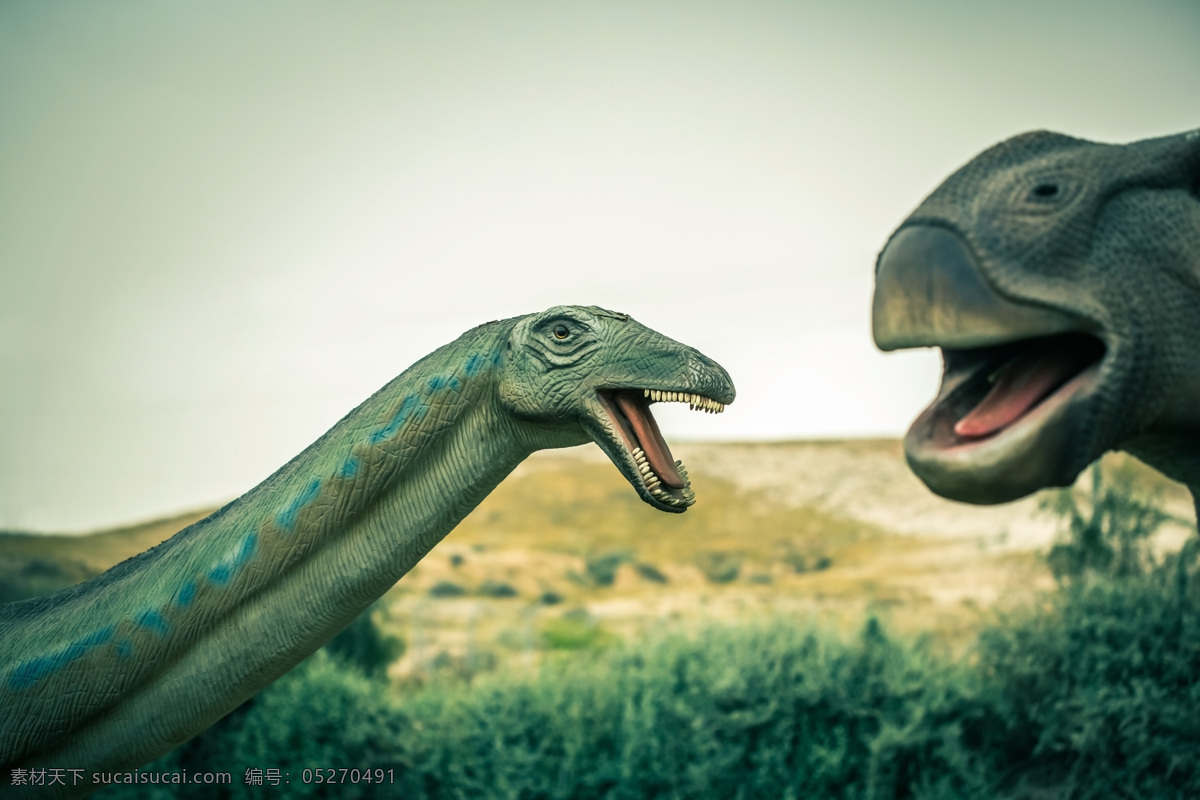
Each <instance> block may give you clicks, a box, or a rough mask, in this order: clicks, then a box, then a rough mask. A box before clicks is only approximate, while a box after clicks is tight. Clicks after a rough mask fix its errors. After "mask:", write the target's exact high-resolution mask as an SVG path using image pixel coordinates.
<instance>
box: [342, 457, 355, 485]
mask: <svg viewBox="0 0 1200 800" xmlns="http://www.w3.org/2000/svg"><path fill="white" fill-rule="evenodd" d="M358 467H359V461H358V459H357V458H355V457H354V456H350V457H349V458H347V459H346V460H345V461H343V462H342V466H341V468H340V469H338V473H337V476H338V477H339V478H341V479H342V480H344V481H348V480H351V479H352V478H353V477H354V476H355V475H357V474H358Z"/></svg>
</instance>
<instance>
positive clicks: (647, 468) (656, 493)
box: [599, 389, 725, 508]
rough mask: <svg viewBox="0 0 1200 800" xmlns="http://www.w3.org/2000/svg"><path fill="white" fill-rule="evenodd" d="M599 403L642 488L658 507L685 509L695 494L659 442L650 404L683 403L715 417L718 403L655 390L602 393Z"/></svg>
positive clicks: (661, 440) (684, 470)
mask: <svg viewBox="0 0 1200 800" xmlns="http://www.w3.org/2000/svg"><path fill="white" fill-rule="evenodd" d="M599 394H600V399H601V403H602V405H603V406H604V409H605V411H607V412H608V416H609V418H610V419H611V420H612V422H613V428H614V430H616V431H617V432H618V435H619V437H620V438H621V440H622V442H623V443H624V445H625V448H626V449H627V450H628V452H629V455H630V457H631V458H632V459H633V462H634V465H635V467H636V468H637V470H638V472H639V473H640V474H641V480H642V485H643V487H644V488H645V489H646V490H647V492H649V494H650V495H652V496H653V497H654V498H655V499H656V500H658V501H659V502H660V503H663V504H665V505H668V506H674V507H683V508H686V507H687V506H690V505H691V504H692V503H693V502H695V494H694V493H693V492H692V489H691V484H690V482H689V481H688V477H687V468H686V467H684V466H683V462H681V461H676V460H675V458H674V456H672V455H671V448H670V447H669V446H668V445H667V441H666V439H664V438H663V435H662V431H660V430H659V428H658V422H657V421H655V419H654V415H653V414H651V413H650V405H651V404H652V403H672V402H675V403H687V404H688V405H689V406H690V407H691V408H692V409H693V410H699V411H706V412H709V413H714V414H719V413H720V412H721V411H723V410H724V409H725V406H724V405H723V404H722V403H718V402H717V401H715V400H712V399H710V398H707V397H704V396H703V395H699V394H694V393H691V392H670V391H662V390H658V389H617V390H602V391H601V392H600V393H599Z"/></svg>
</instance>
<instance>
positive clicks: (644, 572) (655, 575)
mask: <svg viewBox="0 0 1200 800" xmlns="http://www.w3.org/2000/svg"><path fill="white" fill-rule="evenodd" d="M633 568H634V569H635V570H637V574H638V575H641V576H642V577H643V578H645V579H646V580H648V581H651V582H652V583H667V582H668V581H667V576H666V575H664V574H663V573H662V570H660V569H659V568H658V567H656V566H654V565H653V564H647V563H645V562H639V563H637V564H634V565H633Z"/></svg>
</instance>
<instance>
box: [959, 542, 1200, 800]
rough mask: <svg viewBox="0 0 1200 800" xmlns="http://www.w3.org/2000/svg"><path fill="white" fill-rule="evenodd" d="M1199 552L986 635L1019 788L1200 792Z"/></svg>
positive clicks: (1067, 594) (1090, 587) (1080, 591)
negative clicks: (1030, 782) (1049, 785)
mask: <svg viewBox="0 0 1200 800" xmlns="http://www.w3.org/2000/svg"><path fill="white" fill-rule="evenodd" d="M1195 552H1196V548H1195V545H1194V544H1193V545H1192V546H1190V547H1189V548H1188V549H1187V550H1185V552H1184V554H1183V555H1181V556H1178V557H1175V558H1173V559H1169V560H1168V561H1167V563H1165V564H1163V565H1160V566H1159V567H1157V568H1155V569H1154V570H1152V571H1151V572H1150V573H1149V574H1147V575H1144V576H1131V577H1127V578H1125V579H1122V580H1100V581H1092V582H1089V583H1087V584H1078V585H1073V586H1069V587H1066V588H1064V589H1063V591H1061V592H1060V593H1058V594H1056V595H1053V596H1051V597H1050V598H1049V602H1048V603H1047V605H1046V607H1044V608H1041V609H1037V610H1036V611H1035V612H1032V613H1031V612H1026V613H1025V616H1024V617H1022V618H1020V619H1016V620H1009V624H1008V625H1007V626H1003V627H1000V626H997V627H994V628H992V629H990V630H988V631H986V632H985V633H984V634H983V635H982V636H981V639H980V646H979V668H980V669H981V671H982V673H983V674H984V675H986V676H987V677H988V679H989V680H990V681H991V682H992V683H993V686H994V689H995V691H996V695H997V697H998V698H999V699H1000V701H1001V704H1002V706H1003V713H1004V716H1005V717H1006V719H1007V726H1008V728H1009V730H1010V733H1009V742H1008V745H1009V749H1010V759H1011V760H1012V761H1013V763H1014V765H1015V766H1014V771H1013V773H1012V774H1011V775H1010V780H1011V782H1012V783H1013V784H1014V785H1020V784H1021V783H1022V782H1023V781H1024V780H1025V779H1026V778H1030V777H1031V776H1032V778H1033V779H1034V780H1035V781H1042V782H1045V781H1051V782H1053V783H1056V784H1057V785H1058V789H1059V791H1060V792H1061V796H1064V797H1073V798H1108V797H1156V798H1159V797H1197V796H1200V581H1198V580H1197V575H1196V570H1195V567H1194V564H1193V561H1194V554H1195Z"/></svg>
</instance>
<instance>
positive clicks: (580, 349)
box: [0, 306, 734, 796]
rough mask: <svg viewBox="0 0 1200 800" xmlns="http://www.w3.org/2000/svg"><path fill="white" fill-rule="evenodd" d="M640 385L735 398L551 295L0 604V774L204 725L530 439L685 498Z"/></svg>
mask: <svg viewBox="0 0 1200 800" xmlns="http://www.w3.org/2000/svg"><path fill="white" fill-rule="evenodd" d="M652 392H653V393H654V395H655V397H656V398H657V397H661V398H662V399H679V400H687V401H690V402H692V404H693V405H694V406H696V407H701V408H704V409H706V410H710V411H719V410H720V409H721V408H722V407H723V404H725V403H728V402H731V401H732V400H733V397H734V389H733V385H732V383H731V382H730V380H729V377H728V375H727V374H726V373H725V371H724V370H723V369H721V367H720V366H718V365H717V364H715V363H714V362H712V361H711V360H709V359H707V358H705V357H704V356H703V355H701V354H700V353H698V352H697V351H695V350H693V349H691V348H688V347H685V346H684V345H681V344H679V343H677V342H674V341H672V340H670V339H668V338H666V337H664V336H662V335H660V334H658V333H656V332H654V331H652V330H650V329H648V328H645V327H644V326H642V325H640V324H638V323H637V322H634V321H633V320H631V319H629V318H628V317H626V316H625V315H621V314H614V313H612V312H607V311H604V310H602V309H597V308H591V307H586V308H585V307H567V306H563V307H557V308H552V309H550V310H548V311H546V312H543V313H541V314H535V315H530V316H526V317H519V318H514V319H508V320H502V321H499V322H493V323H489V324H487V325H483V326H480V327H478V328H475V329H474V330H471V331H469V332H467V333H466V334H464V335H463V336H462V337H460V338H459V339H458V340H456V341H455V342H453V343H451V344H449V345H446V346H445V347H443V348H441V349H439V350H437V351H436V352H434V353H432V354H431V355H429V356H427V357H426V358H424V359H422V360H421V361H419V362H418V363H417V364H415V365H414V366H413V367H411V368H410V369H408V370H407V371H405V372H404V373H403V374H402V375H400V376H399V377H398V378H396V379H395V380H394V381H392V382H391V383H389V384H388V385H387V386H385V387H384V388H383V389H381V390H380V391H379V392H377V393H376V394H375V395H374V396H372V397H371V398H370V399H368V400H367V401H366V402H365V403H363V404H362V405H361V406H359V407H358V408H356V409H355V410H354V411H352V412H351V413H350V414H348V415H347V416H346V417H345V418H344V419H342V420H341V421H340V422H339V423H338V424H337V425H335V426H334V427H333V428H332V429H331V430H330V431H329V432H328V433H326V434H325V435H324V436H322V437H321V438H320V439H319V440H317V442H315V443H314V444H313V445H311V446H310V447H309V448H308V449H306V450H305V451H304V452H303V453H301V454H300V455H299V456H297V457H296V458H295V459H293V460H292V461H291V462H290V463H288V464H287V465H286V466H284V467H283V468H282V469H280V470H279V471H278V472H276V473H275V474H274V475H272V476H271V477H270V478H269V479H267V480H266V481H264V482H263V483H262V484H260V485H259V486H257V487H256V488H254V489H252V490H251V491H250V492H248V493H247V494H246V495H244V496H242V497H241V498H239V499H238V500H235V501H234V502H232V503H230V504H229V505H228V506H226V507H225V508H223V509H221V510H220V511H218V512H216V513H215V514H213V515H212V516H210V517H209V518H207V519H205V520H203V521H201V522H198V523H196V524H195V525H192V526H191V527H189V528H187V529H185V530H184V531H182V532H180V533H179V534H177V535H176V536H174V537H173V538H171V539H170V540H168V541H166V542H164V543H163V544H161V545H159V546H158V547H156V548H154V549H152V550H150V551H147V552H146V553H143V554H141V555H140V556H137V557H135V558H133V559H130V560H129V561H126V562H124V563H122V564H120V565H118V566H116V567H114V568H113V569H112V570H110V571H108V572H107V573H105V574H104V575H102V576H100V577H98V578H96V579H95V580H92V581H89V582H87V583H84V584H81V585H79V586H75V587H73V588H71V589H68V590H66V591H63V592H60V593H58V594H55V595H50V596H47V597H43V598H36V599H34V600H30V601H26V602H22V603H15V604H11V605H9V606H2V607H0V708H3V723H2V726H3V727H2V728H0V765H3V767H2V768H3V769H4V771H5V780H7V777H8V772H9V770H10V769H11V768H32V767H39V766H40V767H63V768H78V769H84V770H85V771H86V773H87V774H88V775H90V773H91V772H92V771H93V770H96V771H111V770H118V771H119V770H122V769H126V768H129V767H133V766H136V765H138V764H142V763H145V762H147V761H149V760H151V759H153V758H155V757H157V756H158V755H160V754H162V753H165V752H166V751H168V750H170V749H171V748H172V747H174V746H176V745H178V744H179V743H181V742H183V741H185V740H186V739H188V738H190V737H191V736H193V735H195V734H196V733H198V732H199V731H201V730H203V729H204V728H206V727H208V726H209V725H210V724H212V723H213V722H214V721H216V720H217V719H219V718H220V717H221V716H223V715H224V714H225V713H227V712H228V711H229V710H231V709H232V708H234V707H235V706H236V705H237V704H239V703H240V702H242V701H243V700H244V699H246V698H247V697H249V696H251V695H252V694H254V693H255V692H257V691H258V690H259V689H261V688H262V687H264V686H265V685H267V684H268V683H270V682H271V681H273V680H274V679H275V678H276V677H278V676H279V675H281V674H282V673H283V672H285V671H286V670H288V669H289V668H291V667H292V666H293V665H294V664H296V663H297V662H298V661H299V660H300V659H302V658H304V657H305V656H306V655H308V654H309V653H311V652H313V651H314V650H315V649H316V648H317V647H319V646H320V645H321V644H322V643H324V642H325V641H326V640H328V639H329V638H330V637H332V636H333V635H334V634H335V633H337V631H338V630H340V629H341V628H342V627H343V626H344V625H346V624H347V623H348V622H349V621H350V620H352V619H353V618H354V617H355V616H356V615H358V614H359V613H360V612H361V611H362V610H363V609H364V608H366V607H367V605H368V604H370V603H371V602H372V601H373V600H374V599H375V598H377V597H379V596H380V595H381V594H382V593H383V592H384V591H386V590H387V589H388V588H389V587H391V586H392V585H393V584H394V583H395V582H396V580H398V579H399V578H400V577H401V576H402V575H404V574H405V573H406V572H407V571H408V570H409V569H411V568H412V567H413V565H414V564H416V563H417V562H418V561H419V560H420V559H421V558H422V557H423V556H424V555H425V554H426V553H428V552H429V550H430V549H431V548H432V547H433V546H434V545H435V544H437V542H438V541H439V540H441V538H442V537H443V536H445V534H446V533H448V532H449V531H450V530H451V529H452V528H453V527H454V526H455V525H456V524H457V523H458V522H459V521H460V520H461V519H462V518H463V517H464V516H466V515H467V513H469V512H470V511H471V509H473V508H474V507H475V506H476V505H477V504H478V503H479V502H480V501H481V500H482V499H483V498H484V497H485V496H486V495H487V494H488V492H490V491H491V490H492V489H493V488H494V487H495V486H496V485H497V484H498V483H499V482H500V481H501V480H503V478H504V477H505V476H506V475H508V474H509V472H510V471H511V470H512V469H513V468H514V467H516V465H517V464H519V463H520V462H521V461H522V460H523V459H524V458H525V457H526V456H528V455H529V454H530V453H532V452H533V451H535V450H538V449H542V448H551V447H567V446H572V445H578V444H583V443H585V442H587V441H589V440H593V441H596V442H597V443H598V444H599V445H600V446H601V447H602V448H603V449H604V450H605V452H607V453H608V455H609V456H610V458H612V460H613V462H614V463H615V464H616V465H617V466H618V468H619V469H620V470H621V471H622V472H623V473H624V474H625V475H626V476H627V477H628V478H629V480H630V482H631V483H632V484H633V486H634V487H635V489H636V490H637V491H638V492H639V494H641V496H642V497H643V499H645V500H646V502H648V503H650V504H651V505H654V506H655V507H656V508H659V509H662V510H666V511H683V510H684V509H686V508H687V507H688V506H689V505H690V504H691V503H692V500H693V495H692V490H691V487H690V485H689V484H688V481H687V473H686V471H685V470H683V468H682V466H681V465H680V466H678V467H677V466H676V464H675V462H673V461H672V460H671V458H670V452H669V450H667V447H666V444H665V442H663V440H662V438H661V436H660V435H659V434H658V431H657V427H656V426H655V424H654V420H653V417H652V416H650V413H649V410H648V405H649V403H650V402H652V400H653V398H651V396H650V395H651V393H652ZM667 393H670V394H669V395H668V394H667ZM68 783H69V781H68ZM58 788H59V789H61V795H62V796H70V795H72V794H77V793H82V792H84V791H86V790H90V789H91V788H93V787H90V786H88V785H86V784H85V785H77V786H74V787H72V786H67V787H58Z"/></svg>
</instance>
